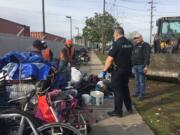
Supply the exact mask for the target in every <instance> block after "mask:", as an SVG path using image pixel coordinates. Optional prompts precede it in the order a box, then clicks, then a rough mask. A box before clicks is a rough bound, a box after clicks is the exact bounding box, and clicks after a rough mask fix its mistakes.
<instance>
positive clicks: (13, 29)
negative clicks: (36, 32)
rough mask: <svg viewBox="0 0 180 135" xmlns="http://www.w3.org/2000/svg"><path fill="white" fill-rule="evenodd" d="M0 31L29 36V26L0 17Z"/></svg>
mask: <svg viewBox="0 0 180 135" xmlns="http://www.w3.org/2000/svg"><path fill="white" fill-rule="evenodd" d="M0 33H5V34H12V35H16V36H27V37H29V36H30V27H29V26H26V25H23V24H19V23H16V22H13V21H9V20H6V19H3V18H0Z"/></svg>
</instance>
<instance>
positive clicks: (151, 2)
mask: <svg viewBox="0 0 180 135" xmlns="http://www.w3.org/2000/svg"><path fill="white" fill-rule="evenodd" d="M148 4H150V5H151V14H150V16H151V19H150V41H149V42H150V45H152V31H153V17H154V14H153V13H154V8H155V7H154V1H153V0H151V1H150V2H148Z"/></svg>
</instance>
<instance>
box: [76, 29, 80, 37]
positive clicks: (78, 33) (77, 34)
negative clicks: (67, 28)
mask: <svg viewBox="0 0 180 135" xmlns="http://www.w3.org/2000/svg"><path fill="white" fill-rule="evenodd" d="M76 30H77V36H79V27H76Z"/></svg>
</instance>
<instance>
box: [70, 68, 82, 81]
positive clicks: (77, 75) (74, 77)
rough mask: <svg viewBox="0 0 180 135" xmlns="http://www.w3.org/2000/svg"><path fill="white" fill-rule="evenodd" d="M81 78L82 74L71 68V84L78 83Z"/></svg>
mask: <svg viewBox="0 0 180 135" xmlns="http://www.w3.org/2000/svg"><path fill="white" fill-rule="evenodd" d="M81 78H82V74H81V72H80V71H79V70H77V69H76V68H75V67H72V68H71V82H72V83H78V82H80V80H81Z"/></svg>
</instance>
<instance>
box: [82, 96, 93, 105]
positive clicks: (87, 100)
mask: <svg viewBox="0 0 180 135" xmlns="http://www.w3.org/2000/svg"><path fill="white" fill-rule="evenodd" d="M82 100H83V103H84V104H85V105H90V104H91V96H90V95H89V94H83V95H82Z"/></svg>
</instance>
